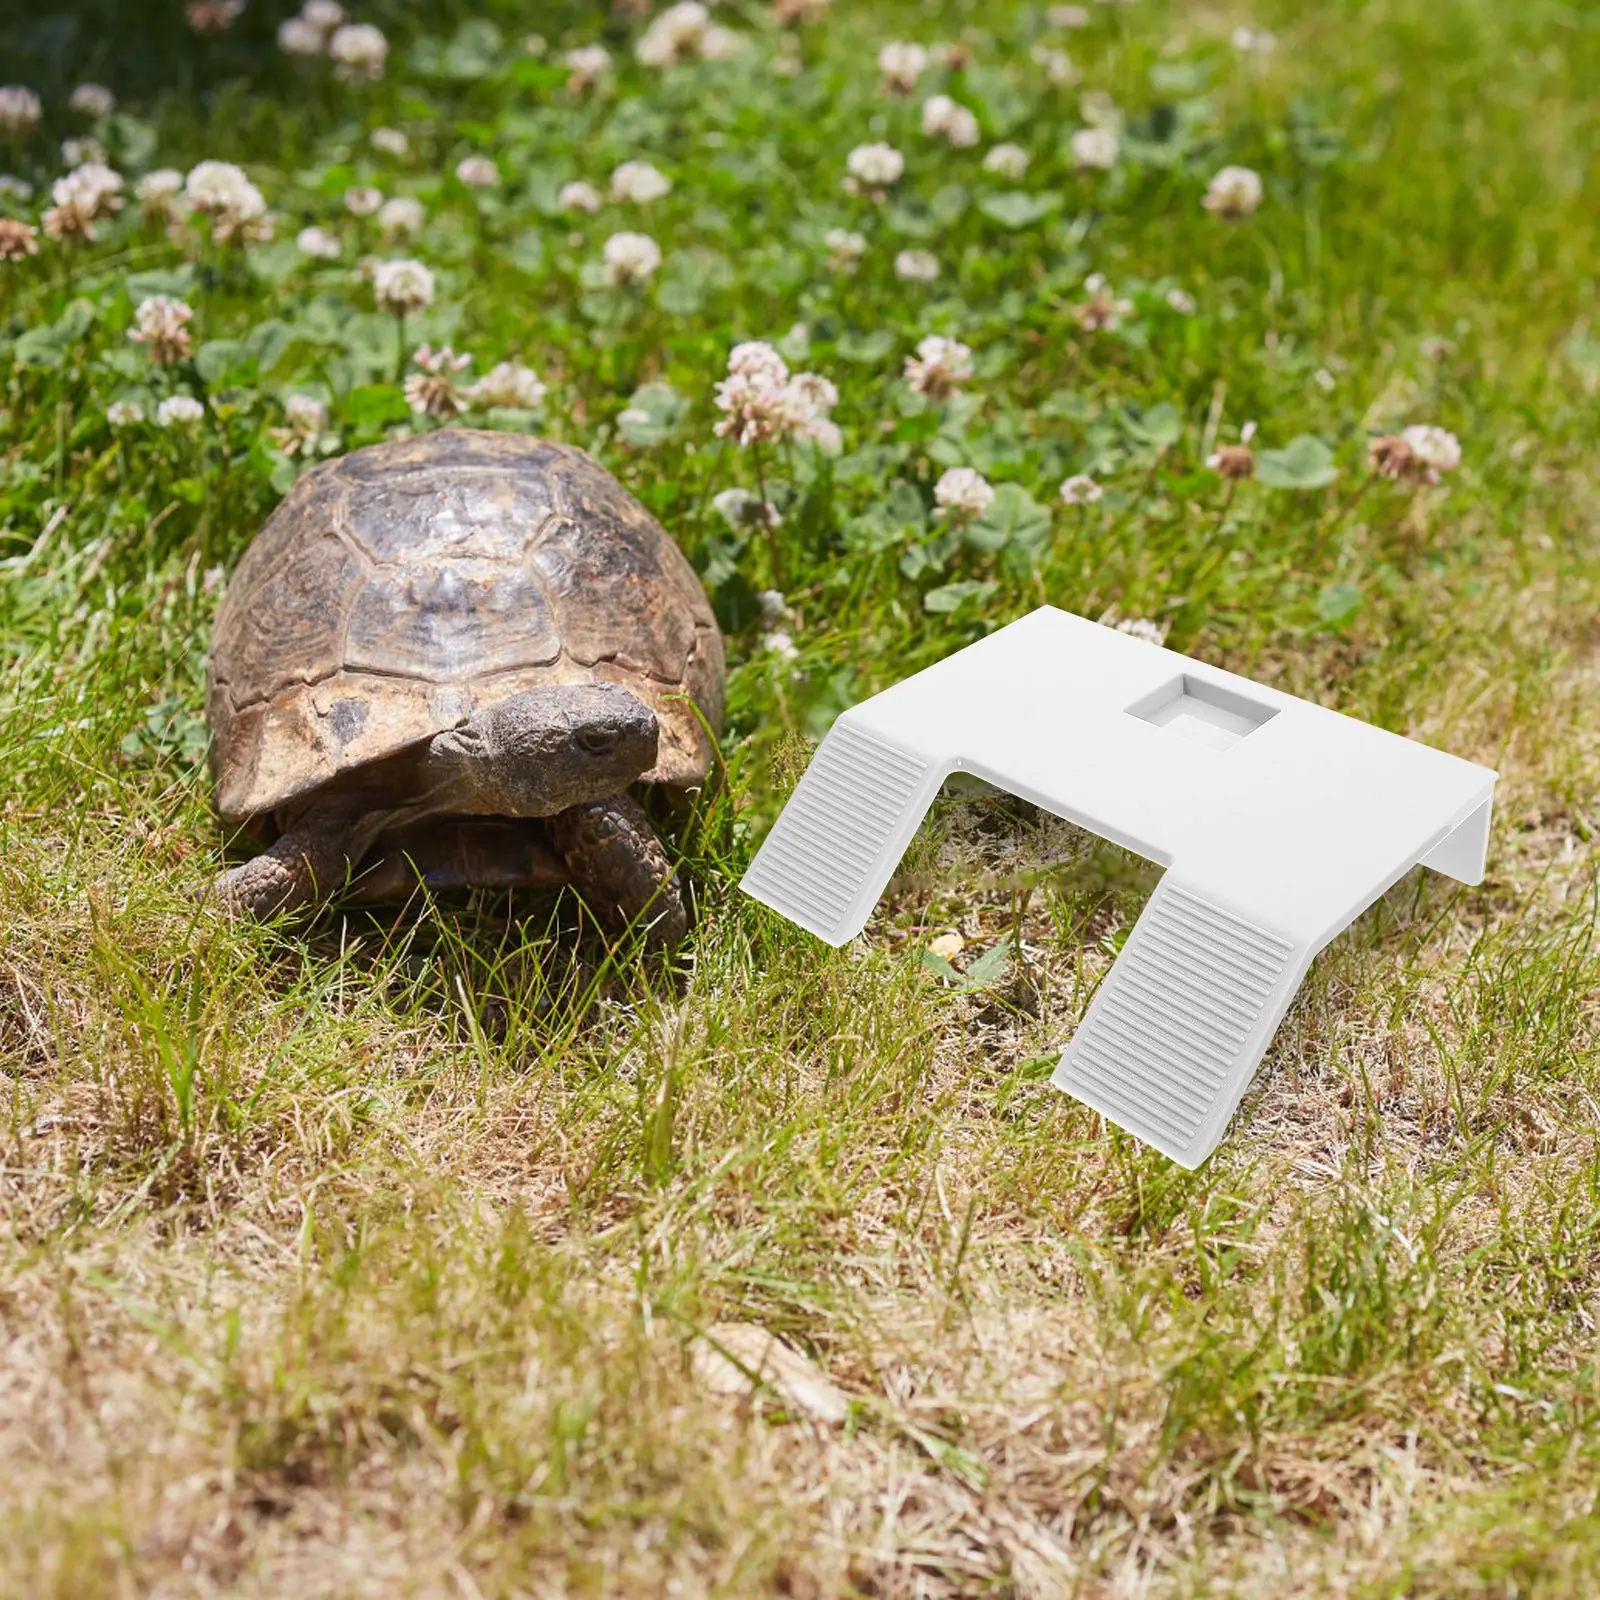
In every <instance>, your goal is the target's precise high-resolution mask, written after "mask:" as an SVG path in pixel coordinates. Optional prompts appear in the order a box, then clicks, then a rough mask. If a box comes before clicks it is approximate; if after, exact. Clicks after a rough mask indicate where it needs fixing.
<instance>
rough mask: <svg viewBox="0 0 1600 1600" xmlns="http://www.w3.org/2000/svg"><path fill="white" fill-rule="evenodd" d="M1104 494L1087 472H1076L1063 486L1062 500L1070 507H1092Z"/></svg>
mask: <svg viewBox="0 0 1600 1600" xmlns="http://www.w3.org/2000/svg"><path fill="white" fill-rule="evenodd" d="M1104 493H1105V491H1104V490H1103V489H1102V488H1101V487H1100V485H1099V484H1098V483H1096V482H1095V481H1094V479H1093V478H1091V477H1090V476H1089V474H1088V473H1087V472H1075V473H1073V475H1072V476H1071V477H1070V478H1068V479H1066V481H1065V482H1064V483H1063V484H1062V485H1061V498H1062V499H1063V500H1064V501H1065V502H1066V503H1067V504H1068V505H1069V506H1092V505H1093V504H1094V503H1095V501H1096V500H1098V499H1099V498H1100V496H1101V495H1102V494H1104Z"/></svg>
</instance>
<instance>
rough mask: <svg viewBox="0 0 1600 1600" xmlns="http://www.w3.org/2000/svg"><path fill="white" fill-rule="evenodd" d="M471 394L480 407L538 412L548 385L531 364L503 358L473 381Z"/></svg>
mask: <svg viewBox="0 0 1600 1600" xmlns="http://www.w3.org/2000/svg"><path fill="white" fill-rule="evenodd" d="M471 394H472V399H473V402H474V403H475V404H476V405H479V406H484V407H488V406H503V407H505V408H506V409H507V410H512V411H537V410H538V409H539V407H540V406H541V405H543V404H544V397H545V386H544V384H542V383H541V382H540V381H539V374H538V373H537V372H535V371H534V370H533V368H532V367H527V366H524V365H523V364H522V362H520V361H501V362H498V363H497V364H496V365H494V366H492V367H490V369H489V370H488V371H487V372H486V373H484V375H483V376H482V377H481V378H479V379H478V381H477V382H476V383H475V384H473V386H472V390H471Z"/></svg>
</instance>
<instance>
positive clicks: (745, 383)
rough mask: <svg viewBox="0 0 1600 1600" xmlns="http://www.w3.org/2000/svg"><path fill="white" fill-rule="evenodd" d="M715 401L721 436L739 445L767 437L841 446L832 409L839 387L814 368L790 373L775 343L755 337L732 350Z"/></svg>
mask: <svg viewBox="0 0 1600 1600" xmlns="http://www.w3.org/2000/svg"><path fill="white" fill-rule="evenodd" d="M714 401H715V404H716V407H717V409H718V410H719V411H720V412H722V414H723V415H722V419H721V421H719V422H718V423H717V425H716V432H717V433H718V435H720V436H722V437H725V438H731V439H732V440H733V441H734V442H735V443H736V444H743V445H750V444H760V443H762V442H763V441H764V440H767V439H788V438H793V439H807V440H810V441H811V442H813V443H816V444H820V445H821V446H822V447H823V448H824V449H826V450H832V449H836V448H837V447H838V428H837V426H836V425H835V424H834V423H833V422H832V421H831V419H830V418H829V417H828V412H829V411H831V410H832V409H833V407H834V406H836V405H837V404H838V403H839V391H838V390H837V389H836V388H835V387H834V385H833V384H832V383H831V382H830V381H829V380H828V379H827V378H824V377H823V376H821V374H820V373H815V372H797V373H795V374H794V375H793V376H790V373H789V368H788V365H787V363H785V361H784V359H783V357H782V356H780V355H779V354H778V352H777V351H776V350H775V349H773V347H772V346H771V345H770V344H767V343H765V342H764V341H762V340H758V339H752V340H748V341H746V342H745V343H743V344H737V345H735V346H734V347H733V349H732V350H731V351H730V352H729V354H728V375H727V377H726V378H724V379H722V381H721V382H720V383H718V384H717V386H716V390H715V395H714Z"/></svg>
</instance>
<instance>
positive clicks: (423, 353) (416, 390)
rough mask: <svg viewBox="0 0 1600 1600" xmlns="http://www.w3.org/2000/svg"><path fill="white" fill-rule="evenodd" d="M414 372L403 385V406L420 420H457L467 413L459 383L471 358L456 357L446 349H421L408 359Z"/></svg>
mask: <svg viewBox="0 0 1600 1600" xmlns="http://www.w3.org/2000/svg"><path fill="white" fill-rule="evenodd" d="M411 360H412V362H413V363H414V365H415V366H416V367H417V371H415V372H413V373H411V374H409V375H408V376H407V378H406V381H405V396H406V404H407V405H408V406H410V407H411V409H412V411H414V412H415V413H416V414H417V415H418V416H419V417H420V416H429V417H458V416H460V415H461V413H462V412H463V411H465V410H466V409H467V404H468V401H467V395H466V391H465V390H464V389H463V388H462V386H461V384H460V383H459V382H458V379H459V378H460V375H461V374H462V373H463V372H464V371H465V370H466V369H467V368H468V367H469V366H470V365H471V364H472V357H471V356H458V355H457V354H456V353H455V351H454V350H452V349H451V348H450V346H449V345H447V344H444V345H440V346H439V348H438V349H437V350H435V349H434V348H433V347H432V346H431V345H423V346H422V347H421V348H420V349H419V350H418V351H417V353H416V354H415V355H414V356H412V358H411Z"/></svg>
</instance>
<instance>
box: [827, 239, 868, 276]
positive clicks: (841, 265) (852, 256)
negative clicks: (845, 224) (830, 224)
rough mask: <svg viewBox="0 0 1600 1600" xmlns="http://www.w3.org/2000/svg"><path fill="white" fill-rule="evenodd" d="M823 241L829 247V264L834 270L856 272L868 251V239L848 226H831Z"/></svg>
mask: <svg viewBox="0 0 1600 1600" xmlns="http://www.w3.org/2000/svg"><path fill="white" fill-rule="evenodd" d="M822 242H823V243H824V244H825V245H827V247H828V266H829V268H830V269H831V270H832V271H834V272H854V271H855V270H856V268H857V267H858V266H859V265H860V264H861V258H862V256H864V255H865V254H866V253H867V241H866V240H865V239H864V238H863V237H862V236H861V235H860V234H859V233H852V232H851V231H850V230H849V229H848V228H829V229H828V231H827V233H826V234H825V235H824V236H823V240H822Z"/></svg>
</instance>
